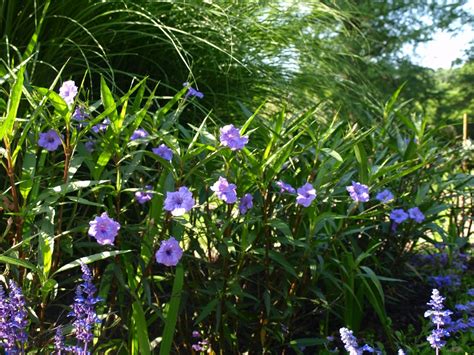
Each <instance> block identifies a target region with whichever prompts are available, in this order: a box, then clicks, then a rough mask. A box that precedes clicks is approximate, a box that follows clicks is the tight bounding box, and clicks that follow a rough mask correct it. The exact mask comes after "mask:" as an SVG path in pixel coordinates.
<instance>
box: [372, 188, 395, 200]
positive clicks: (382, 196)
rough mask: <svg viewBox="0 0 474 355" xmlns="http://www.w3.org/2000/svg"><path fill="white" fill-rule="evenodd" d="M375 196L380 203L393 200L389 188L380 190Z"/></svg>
mask: <svg viewBox="0 0 474 355" xmlns="http://www.w3.org/2000/svg"><path fill="white" fill-rule="evenodd" d="M375 198H376V199H377V200H379V201H380V202H382V203H387V202H389V201H391V200H393V198H394V197H393V194H392V193H391V192H390V190H387V189H385V190H383V191H380V192H379V193H378V194H377V196H375Z"/></svg>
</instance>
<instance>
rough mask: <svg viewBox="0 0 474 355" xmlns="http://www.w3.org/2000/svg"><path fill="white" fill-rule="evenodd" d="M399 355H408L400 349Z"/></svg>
mask: <svg viewBox="0 0 474 355" xmlns="http://www.w3.org/2000/svg"><path fill="white" fill-rule="evenodd" d="M397 355H406V354H405V352H404V351H403V349H398V353H397Z"/></svg>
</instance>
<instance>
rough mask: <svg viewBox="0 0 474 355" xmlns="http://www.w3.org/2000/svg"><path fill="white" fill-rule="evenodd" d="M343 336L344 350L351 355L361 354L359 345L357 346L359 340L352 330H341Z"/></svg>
mask: <svg viewBox="0 0 474 355" xmlns="http://www.w3.org/2000/svg"><path fill="white" fill-rule="evenodd" d="M339 333H340V334H341V341H342V342H343V344H344V348H345V349H346V351H348V352H349V354H350V355H358V354H359V353H360V352H359V351H358V350H359V345H358V344H357V338H356V337H355V336H354V334H353V333H352V330H349V329H347V328H341V329H339Z"/></svg>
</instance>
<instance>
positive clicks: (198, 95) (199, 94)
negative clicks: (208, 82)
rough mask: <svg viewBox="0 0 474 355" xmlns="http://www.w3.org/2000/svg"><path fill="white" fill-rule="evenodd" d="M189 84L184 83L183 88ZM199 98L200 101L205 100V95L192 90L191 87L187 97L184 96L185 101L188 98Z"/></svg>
mask: <svg viewBox="0 0 474 355" xmlns="http://www.w3.org/2000/svg"><path fill="white" fill-rule="evenodd" d="M188 85H189V83H188V82H186V83H183V86H188ZM193 96H195V97H197V98H198V99H202V98H204V94H203V93H202V92H200V91H198V90H196V89H194V88H192V87H191V86H190V87H189V89H188V92H187V93H186V95H185V96H184V98H185V99H187V98H188V97H193Z"/></svg>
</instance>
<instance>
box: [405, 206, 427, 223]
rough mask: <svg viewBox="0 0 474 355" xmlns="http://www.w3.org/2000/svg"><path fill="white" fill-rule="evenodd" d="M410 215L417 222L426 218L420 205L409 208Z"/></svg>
mask: <svg viewBox="0 0 474 355" xmlns="http://www.w3.org/2000/svg"><path fill="white" fill-rule="evenodd" d="M408 216H409V217H410V218H411V219H412V220H414V221H415V222H416V223H421V222H423V221H424V220H425V215H424V214H423V212H421V211H420V209H419V208H418V207H413V208H409V209H408Z"/></svg>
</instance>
